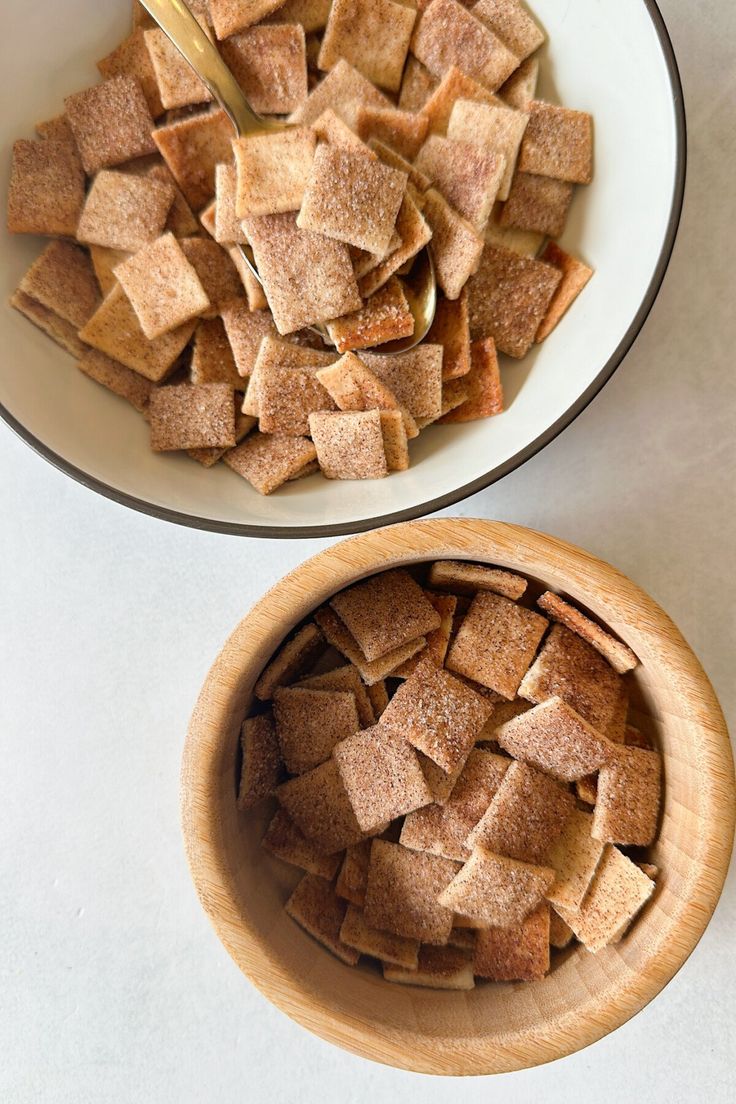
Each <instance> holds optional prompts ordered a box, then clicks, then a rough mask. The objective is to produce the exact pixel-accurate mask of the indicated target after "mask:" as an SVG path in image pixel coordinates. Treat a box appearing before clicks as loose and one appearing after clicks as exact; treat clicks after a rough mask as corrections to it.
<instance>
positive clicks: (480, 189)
mask: <svg viewBox="0 0 736 1104" xmlns="http://www.w3.org/2000/svg"><path fill="white" fill-rule="evenodd" d="M505 164H506V162H505V159H504V157H503V155H497V154H495V153H493V152H491V150H488V149H483V148H482V147H481V146H478V145H475V144H474V143H472V142H460V141H457V140H456V139H453V138H442V137H440V135H438V134H433V135H430V137H429V138H428V139H427V141H426V142H425V143H424V145H423V146H422V148H421V150H420V151H419V154H418V156H417V158H416V166H417V168H419V169H421V171H422V172H424V173H426V175H427V176H428V177H429V178H430V179H431V181H432V183H433V185H434V186H435V187H436V188H437V190H438V191H439V192H440V193H441V194H442V195H443V196H444V198H445V199H446V200H447V202H448V203H449V204H450V206H451V207H454V208H455V210H456V211H457V212H458V214H460V215H462V216H463V218H464V219H467V221H468V222H469V223H470V224H471V226H472V227H473V228H474V229H475V230H477V231H478V233H479V234H482V233H483V232H484V230H485V228H486V224H487V222H488V219H489V216H490V214H491V210H492V208H493V204H494V203H495V201H496V196H497V194H498V190H499V188H500V186H501V180H502V178H503V174H504V169H505ZM507 206H508V205H507Z"/></svg>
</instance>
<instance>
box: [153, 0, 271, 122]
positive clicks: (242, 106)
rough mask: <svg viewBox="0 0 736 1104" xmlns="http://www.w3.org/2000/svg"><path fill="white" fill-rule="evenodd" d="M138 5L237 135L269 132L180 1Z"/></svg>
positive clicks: (158, 0) (213, 46) (157, 0)
mask: <svg viewBox="0 0 736 1104" xmlns="http://www.w3.org/2000/svg"><path fill="white" fill-rule="evenodd" d="M141 3H142V4H143V7H144V8H145V9H146V11H147V12H148V13H149V15H151V16H152V18H153V19H154V20H155V21H156V23H158V25H159V27H160V28H161V30H162V31H163V32H164V34H165V35H166V37H167V38H169V39H170V40H171V42H172V43H173V44H174V46H176V48H177V50H178V51H179V53H180V54H181V55H182V57H183V58H185V59H186V61H188V62H189V64H190V65H191V67H192V69H193V70H194V71H195V73H196V74H197V76H198V77H199V78H200V79H201V80H202V81H203V82H204V84H205V85H206V86H207V88H208V89H209V91H210V92H211V93H212V95H213V96H214V97H215V99H216V101H217V103H218V104H219V105H220V107H221V108H222V109H223V111H224V112H225V113H226V114H227V115H228V117H229V119H230V121H231V122H232V124H233V126H234V127H235V130H236V132H237V134H238V135H241V134H249V133H250V132H251V131H255V130H270V129H271V126H270V125H269V121H267V120H265V119H262V118H261V117H260V115H257V114H256V113H255V111H254V110H253V109H252V107H251V106H250V104H249V103H248V101H247V100H246V98H245V96H244V95H243V90H242V88H241V87H240V85H239V84H238V82H237V81H236V80H235V77H234V76H233V74H232V73H231V71H230V69H229V68H228V67H227V65H226V64H225V62H224V61H223V59H222V57H221V56H220V53H219V51H218V50H217V47H216V46H215V45H214V44H213V43H212V42H211V41H210V39H209V38H208V37H207V35H206V34H205V32H204V31H203V30H202V28H201V27H200V25H199V23H198V22H197V20H196V19H195V18H194V16H193V15H192V13H191V11H190V10H189V8H188V7H187V5H186V4H185V3H184V0H141Z"/></svg>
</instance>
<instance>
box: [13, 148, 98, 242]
mask: <svg viewBox="0 0 736 1104" xmlns="http://www.w3.org/2000/svg"><path fill="white" fill-rule="evenodd" d="M83 206H84V171H83V170H82V166H81V164H80V163H79V158H78V155H77V153H76V151H75V149H73V148H70V146H69V144H68V143H66V142H64V141H63V140H62V141H60V140H58V139H52V138H47V139H44V141H42V142H31V141H26V140H25V139H21V140H20V141H18V142H14V143H13V161H12V165H11V169H10V184H9V186H8V209H7V210H8V213H7V227H8V230H9V231H10V232H11V234H42V235H44V236H46V237H52V236H54V235H57V234H59V235H63V236H65V237H70V238H72V237H74V235H75V234H76V230H77V223H78V221H79V216H80V214H81V212H82V207H83Z"/></svg>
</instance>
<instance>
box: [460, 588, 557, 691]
mask: <svg viewBox="0 0 736 1104" xmlns="http://www.w3.org/2000/svg"><path fill="white" fill-rule="evenodd" d="M547 624H548V622H547V620H546V618H544V617H541V616H540V615H539V614H538V613H534V611H533V610H528V609H524V608H523V607H522V606H517V605H516V603H515V602H511V601H509V599H508V598H504V597H502V596H501V595H499V594H492V593H490V592H483V593H480V594H476V596H475V598H474V599H473V601H472V603H471V606H470V609H469V610H468V612H467V614H466V615H465V618H464V620H463V622H462V624H461V626H460V628H459V630H458V633H457V636H456V637H455V640H454V642H453V643H452V644H451V646H450V651H449V653H448V656H447V666H448V668H449V669H450V670H451V671H456V672H457V673H458V674H460V675H464V676H465V677H466V678H471V679H473V680H474V681H475V682H479V683H481V685H482V686H487V687H489V689H491V690H495V691H496V692H497V693H499V694H502V695H503V697H505V698H509V699H510V698H514V697H515V696H516V691H517V690H518V689H519V684H520V683H521V680H522V678H523V676H524V674H525V672H526V671H527V669H528V667H529V664H530V663H531V661H532V659H533V658H534V653H535V652H536V650H537V646H538V644H539V641H540V640H541V639H542V636H543V635H544V630H545V629H546V628H547Z"/></svg>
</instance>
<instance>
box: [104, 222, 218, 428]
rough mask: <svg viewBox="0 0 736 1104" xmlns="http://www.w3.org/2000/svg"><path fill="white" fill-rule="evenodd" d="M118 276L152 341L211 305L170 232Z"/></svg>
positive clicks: (125, 263) (118, 271)
mask: <svg viewBox="0 0 736 1104" xmlns="http://www.w3.org/2000/svg"><path fill="white" fill-rule="evenodd" d="M115 275H116V276H117V278H118V280H119V282H120V286H121V287H122V289H123V291H124V292H125V294H126V295H127V296H128V299H129V300H130V302H131V304H132V306H133V309H134V311H135V313H136V316H137V318H138V321H139V322H140V325H141V329H142V330H143V333H144V334H145V335H146V337H147V338H149V339H151V340H153V339H155V338H157V337H162V336H163V335H164V334H167V333H170V332H171V331H172V330H174V329H176V328H177V327H179V326H182V325H183V324H184V323H185V322H188V321H190V319H192V318H196V317H197V316H198V315H200V314H203V313H204V312H205V311H206V310H207V309H208V307H209V305H210V301H209V299H208V298H207V293H206V291H205V290H204V288H203V287H202V284H201V282H200V279H199V277H198V276H197V273H196V270H195V269H194V268H193V266H192V265H191V264H190V263H189V261H188V260H187V258H186V256H185V255H184V252H183V251H182V248H181V246H180V245H179V242H178V241H177V240H176V238H175V237H174V235H173V234H171V233H168V234H164V235H162V237H160V238H157V239H156V241H154V242H150V243H149V244H148V245H145V246H143V248H142V249H139V250H138V252H137V253H136V254H135V255H134V256H132V257H129V258H128V260H127V261H123V263H122V264H120V265H118V267H117V268H116V269H115ZM192 447H194V446H192Z"/></svg>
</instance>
